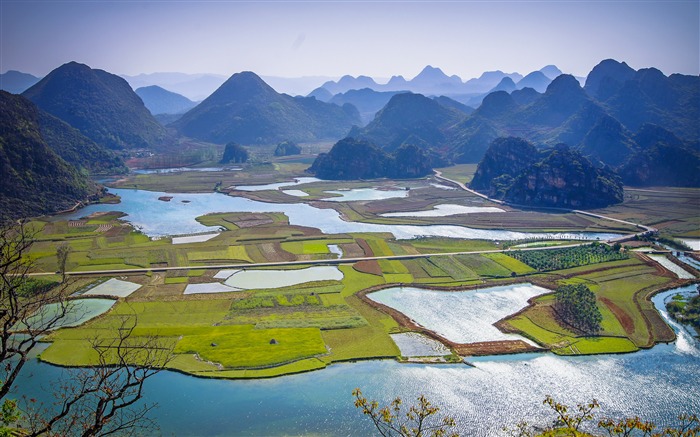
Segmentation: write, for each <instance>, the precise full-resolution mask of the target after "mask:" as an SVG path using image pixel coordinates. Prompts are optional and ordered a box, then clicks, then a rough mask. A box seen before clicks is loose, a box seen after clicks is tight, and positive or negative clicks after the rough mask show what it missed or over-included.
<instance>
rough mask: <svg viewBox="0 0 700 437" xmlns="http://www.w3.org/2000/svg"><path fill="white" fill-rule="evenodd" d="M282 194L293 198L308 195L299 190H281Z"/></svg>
mask: <svg viewBox="0 0 700 437" xmlns="http://www.w3.org/2000/svg"><path fill="white" fill-rule="evenodd" d="M282 192H283V193H284V194H286V195H288V196H294V197H308V196H309V193H307V192H306V191H301V190H282Z"/></svg>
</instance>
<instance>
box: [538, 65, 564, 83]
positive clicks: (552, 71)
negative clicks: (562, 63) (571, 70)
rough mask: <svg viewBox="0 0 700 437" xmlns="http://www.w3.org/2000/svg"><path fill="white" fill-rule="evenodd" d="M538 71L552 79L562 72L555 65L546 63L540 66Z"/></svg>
mask: <svg viewBox="0 0 700 437" xmlns="http://www.w3.org/2000/svg"><path fill="white" fill-rule="evenodd" d="M540 72H541V73H542V74H544V75H545V76H547V77H548V78H550V79H552V80H554V79H556V78H557V76H560V75H562V74H563V72H562V71H561V70H560V69H559V68H558V67H557V66H556V65H546V66H544V67H542V68H540Z"/></svg>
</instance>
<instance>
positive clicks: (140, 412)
mask: <svg viewBox="0 0 700 437" xmlns="http://www.w3.org/2000/svg"><path fill="white" fill-rule="evenodd" d="M136 325H137V319H136V317H135V316H133V315H126V316H123V317H122V318H121V324H120V326H119V328H118V329H116V330H115V331H113V332H112V331H110V332H109V333H107V335H103V336H101V337H96V338H94V339H92V340H91V346H92V349H93V351H94V353H95V354H96V355H97V359H96V361H97V364H96V365H95V366H92V367H88V368H81V369H78V370H77V371H75V372H74V373H73V374H72V375H71V377H70V378H69V379H67V380H66V381H63V382H62V383H61V384H60V385H59V392H60V395H59V397H58V399H59V402H58V405H59V406H58V410H57V411H56V410H54V411H53V412H51V413H48V414H47V411H46V410H43V411H42V410H34V411H31V408H30V414H29V417H28V419H27V422H28V424H29V426H28V427H27V428H28V431H29V435H32V436H38V435H46V434H49V435H51V434H53V435H82V436H84V437H87V436H95V435H109V434H119V433H123V432H125V431H130V432H136V433H137V434H143V433H144V432H145V431H147V430H149V429H151V428H154V427H155V426H156V424H155V422H153V421H152V420H150V419H149V418H148V413H149V412H150V411H151V410H152V409H153V408H154V407H155V406H156V405H155V404H148V405H138V401H139V400H140V399H141V398H142V397H143V386H144V383H145V382H146V380H147V379H148V378H150V377H152V376H154V375H155V374H157V373H158V372H160V371H161V370H162V369H163V368H164V367H165V365H166V364H167V363H168V362H169V360H170V357H171V356H172V347H171V346H170V345H169V344H167V343H163V342H162V341H159V340H158V339H157V338H156V337H136V336H134V328H135V327H136ZM110 334H111V335H110Z"/></svg>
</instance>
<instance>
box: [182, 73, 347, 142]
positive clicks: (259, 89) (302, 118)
mask: <svg viewBox="0 0 700 437" xmlns="http://www.w3.org/2000/svg"><path fill="white" fill-rule="evenodd" d="M359 123H360V116H359V113H358V111H357V109H356V108H355V107H354V106H352V105H347V104H346V105H343V106H342V107H341V106H338V105H334V104H330V103H325V102H321V101H319V100H316V99H315V98H313V97H290V96H288V95H286V94H279V93H277V92H276V91H275V90H274V89H272V87H270V86H269V85H267V84H266V83H265V82H264V81H263V80H262V79H261V78H260V77H259V76H257V75H256V74H255V73H252V72H242V73H236V74H234V75H233V76H231V77H230V78H229V79H228V80H227V81H226V82H224V84H223V85H221V86H220V87H219V88H218V89H217V90H216V91H215V92H214V93H213V94H212V95H210V96H209V97H208V98H207V99H205V100H204V101H203V102H202V103H200V104H199V105H197V106H196V107H195V108H193V109H192V110H190V111H189V112H187V113H186V114H185V115H183V116H182V118H180V119H179V120H177V121H175V122H174V123H173V124H172V125H171V126H172V127H174V128H175V129H177V131H178V132H179V133H180V134H182V135H186V136H190V137H193V138H197V139H200V140H204V141H210V142H214V143H227V142H230V141H235V142H238V143H242V144H274V143H278V142H280V141H284V140H291V141H295V142H307V141H316V140H321V139H338V138H342V137H343V136H345V134H346V133H347V132H348V131H349V130H350V128H351V127H352V126H353V125H355V124H359Z"/></svg>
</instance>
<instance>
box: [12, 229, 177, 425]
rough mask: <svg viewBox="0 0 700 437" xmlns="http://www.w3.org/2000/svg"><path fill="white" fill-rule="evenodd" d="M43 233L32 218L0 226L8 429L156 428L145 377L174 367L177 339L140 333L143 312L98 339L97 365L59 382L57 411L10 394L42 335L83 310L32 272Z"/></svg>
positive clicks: (94, 344) (63, 291)
mask: <svg viewBox="0 0 700 437" xmlns="http://www.w3.org/2000/svg"><path fill="white" fill-rule="evenodd" d="M35 237H36V232H35V231H33V230H32V229H31V228H30V227H29V226H28V225H27V224H26V223H25V222H21V221H20V222H3V223H0V328H1V331H0V404H2V405H0V407H1V410H0V411H2V417H0V421H1V422H3V423H0V431H2V432H5V431H7V430H8V429H10V428H12V427H16V426H21V428H22V429H15V431H17V433H18V435H83V436H94V435H110V434H114V433H119V434H120V435H123V434H129V433H136V434H139V433H140V432H139V430H143V429H144V428H149V427H151V426H153V425H154V424H153V422H152V421H151V420H149V419H148V417H147V415H148V413H149V412H150V411H151V409H152V408H153V407H154V405H142V403H140V402H139V400H141V398H142V397H143V385H144V383H145V381H146V380H147V379H148V378H150V377H151V376H153V375H155V374H156V373H158V372H159V371H160V370H162V369H164V368H165V366H166V365H167V363H168V360H169V359H170V357H171V355H172V344H170V343H168V342H165V341H163V340H158V339H157V338H156V337H144V336H137V335H134V330H135V328H136V325H137V319H136V316H135V315H126V316H124V317H122V319H121V323H120V325H119V327H118V328H117V329H114V330H106V332H105V333H103V335H101V336H99V337H97V338H93V339H92V340H91V346H92V350H93V352H94V354H95V355H94V361H93V366H91V367H87V368H79V369H73V370H72V371H71V372H69V374H70V377H69V378H68V379H66V380H65V381H60V382H59V381H57V382H56V385H55V386H56V387H58V391H57V402H56V408H48V407H43V406H39V407H34V406H33V405H31V404H30V405H27V406H25V408H24V410H23V411H20V408H19V407H18V403H17V401H16V400H14V399H11V398H10V396H9V395H10V393H11V389H12V386H13V385H14V383H15V381H16V378H17V376H18V375H19V373H20V371H21V370H22V367H23V366H24V365H25V363H26V362H27V360H28V358H29V354H30V352H31V351H32V350H33V349H34V348H35V347H36V346H37V344H38V342H39V340H40V338H41V337H43V336H45V335H47V334H49V333H50V332H51V331H52V330H54V329H56V328H59V327H60V326H61V325H62V323H63V322H65V320H67V317H74V316H75V314H74V313H75V311H76V310H77V311H79V306H77V305H75V304H74V302H75V301H71V300H70V299H69V298H68V295H67V284H66V283H62V284H60V285H57V286H56V284H55V283H53V284H52V283H48V282H47V281H37V280H35V279H33V278H32V277H31V276H30V272H31V270H32V263H31V261H30V257H29V256H28V254H29V251H30V249H31V246H32V244H33V243H34V241H35ZM3 435H4V434H3Z"/></svg>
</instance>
